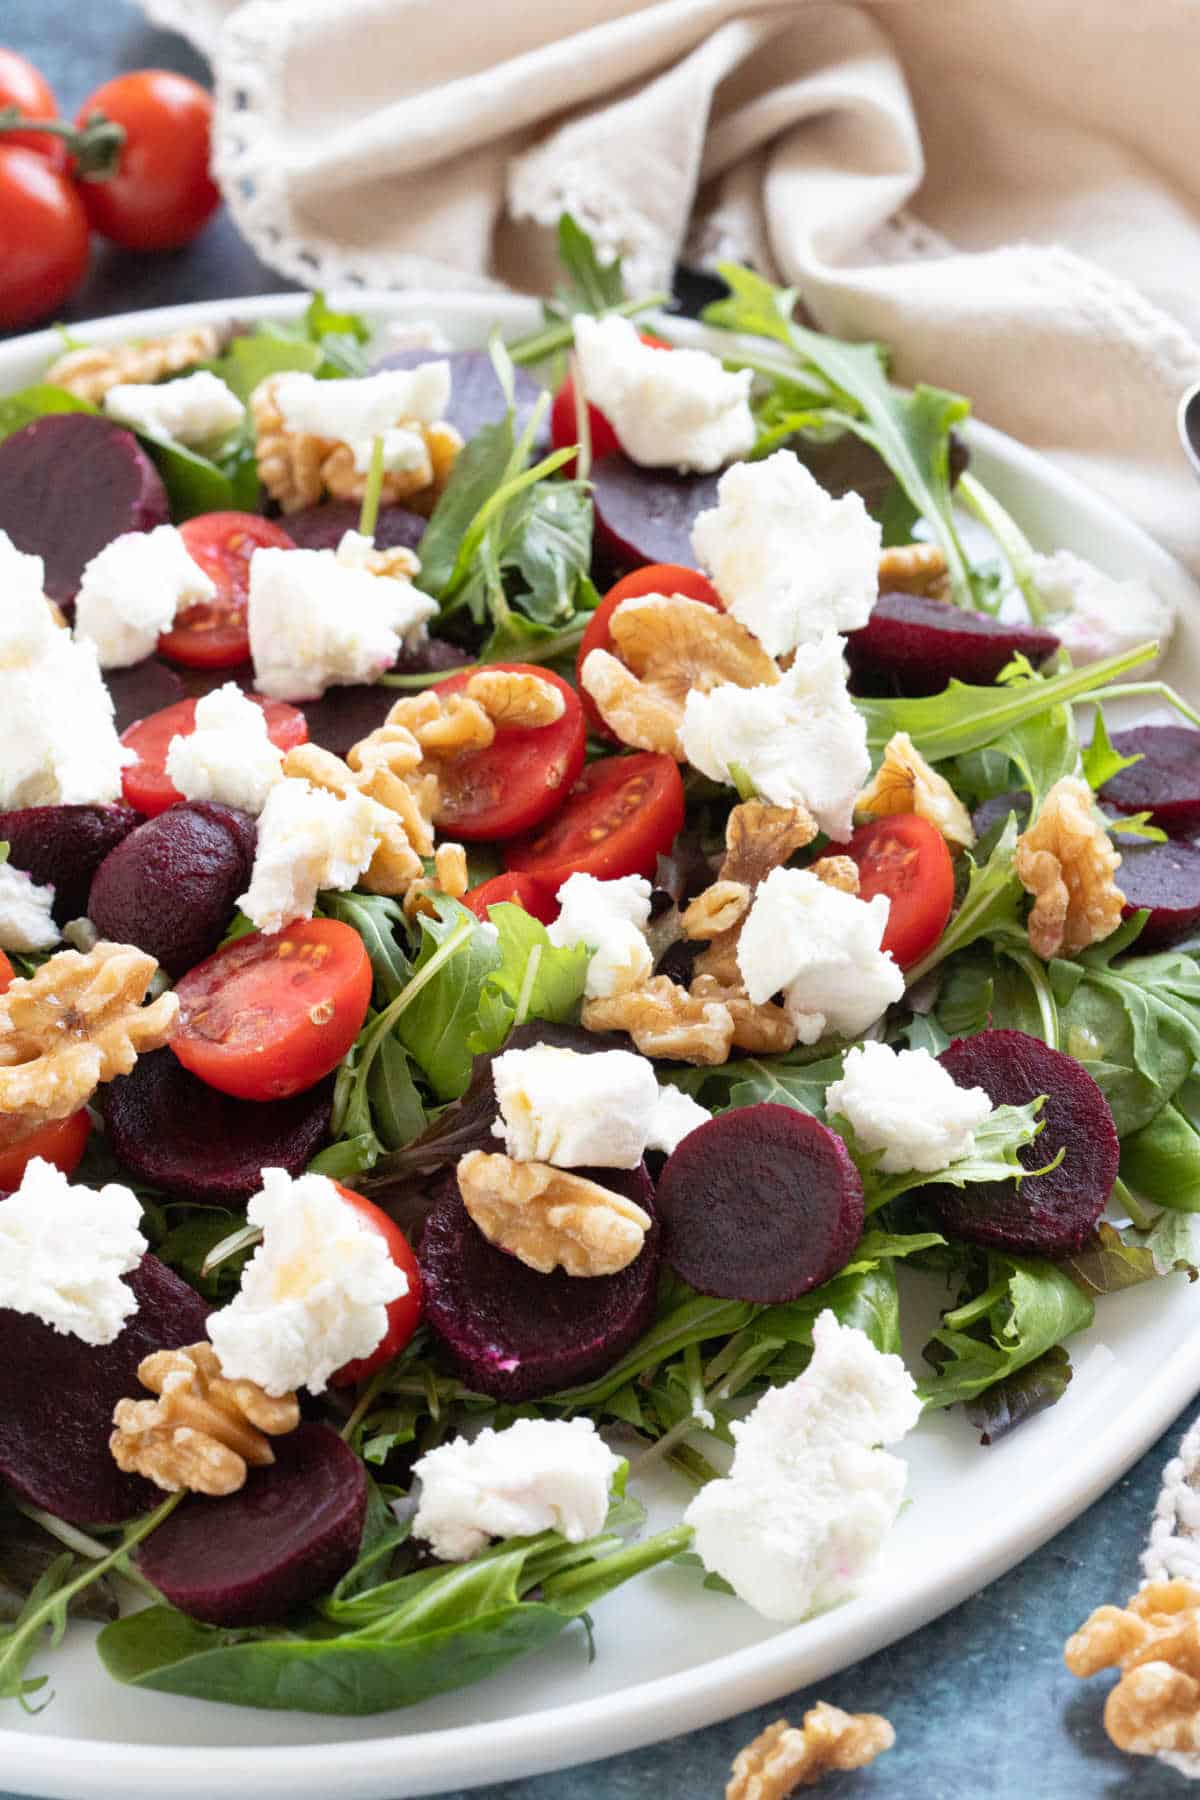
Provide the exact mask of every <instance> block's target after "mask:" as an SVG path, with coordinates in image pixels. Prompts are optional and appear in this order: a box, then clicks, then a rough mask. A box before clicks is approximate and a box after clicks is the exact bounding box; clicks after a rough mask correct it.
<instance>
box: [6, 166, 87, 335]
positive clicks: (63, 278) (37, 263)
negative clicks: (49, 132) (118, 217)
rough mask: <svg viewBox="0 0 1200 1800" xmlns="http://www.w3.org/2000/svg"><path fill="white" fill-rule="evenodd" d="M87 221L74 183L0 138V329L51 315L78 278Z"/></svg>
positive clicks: (83, 264)
mask: <svg viewBox="0 0 1200 1800" xmlns="http://www.w3.org/2000/svg"><path fill="white" fill-rule="evenodd" d="M88 243H89V238H88V222H87V214H86V213H85V212H84V210H83V202H82V201H81V200H80V198H79V195H78V193H77V192H76V190H75V187H74V185H73V184H72V183H71V182H70V181H68V180H67V177H66V176H65V175H61V174H59V172H58V170H57V169H55V168H54V167H53V166H52V165H51V164H50V163H49V162H47V160H46V158H45V157H44V156H39V155H38V153H37V152H36V151H35V150H22V149H21V148H20V147H19V145H16V144H9V143H6V142H5V141H4V140H3V139H0V328H3V329H5V330H10V329H12V328H13V327H14V326H18V325H32V324H34V323H35V321H36V320H38V319H45V318H47V317H51V316H53V314H54V313H55V312H56V311H57V309H58V308H59V307H60V306H61V305H62V303H63V301H64V300H65V299H66V298H67V295H68V294H70V293H71V292H72V291H73V289H75V288H76V287H78V286H79V283H80V282H81V281H82V280H83V277H84V273H85V271H86V269H87V265H88Z"/></svg>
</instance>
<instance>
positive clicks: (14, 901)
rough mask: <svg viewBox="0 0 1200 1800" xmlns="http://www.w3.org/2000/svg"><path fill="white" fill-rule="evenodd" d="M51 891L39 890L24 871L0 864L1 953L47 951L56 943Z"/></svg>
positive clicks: (57, 930)
mask: <svg viewBox="0 0 1200 1800" xmlns="http://www.w3.org/2000/svg"><path fill="white" fill-rule="evenodd" d="M53 906H54V889H53V888H52V887H39V886H38V884H37V882H36V881H34V879H33V877H32V875H27V874H26V873H25V871H24V869H14V867H13V865H12V864H11V863H10V862H3V863H0V950H49V949H51V948H52V947H53V946H54V945H55V944H57V942H58V940H59V936H60V933H59V929H58V926H57V925H56V924H55V923H54V918H53V913H52V909H53Z"/></svg>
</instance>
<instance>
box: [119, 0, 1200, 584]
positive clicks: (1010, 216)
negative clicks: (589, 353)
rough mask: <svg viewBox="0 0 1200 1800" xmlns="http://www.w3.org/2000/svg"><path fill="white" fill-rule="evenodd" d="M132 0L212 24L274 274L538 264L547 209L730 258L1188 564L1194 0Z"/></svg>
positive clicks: (160, 15) (331, 276)
mask: <svg viewBox="0 0 1200 1800" xmlns="http://www.w3.org/2000/svg"><path fill="white" fill-rule="evenodd" d="M144 4H145V6H146V10H147V11H148V13H149V14H150V16H151V17H152V18H154V19H155V20H157V21H158V22H160V23H164V24H169V25H173V26H175V27H177V28H178V29H179V30H181V31H184V32H185V33H186V34H187V35H189V36H190V37H191V38H192V39H193V40H194V41H195V42H197V43H198V44H199V45H200V46H201V48H203V49H204V50H205V51H206V52H207V53H208V54H209V55H210V56H211V57H212V59H213V62H214V68H215V72H216V91H217V124H216V168H217V173H218V176H219V178H220V180H221V182H222V185H223V187H224V190H225V193H226V195H227V198H228V201H229V204H230V207H231V208H232V210H233V213H234V215H235V217H236V218H237V220H238V222H239V224H240V225H241V227H242V229H243V230H244V231H245V233H246V235H247V236H248V237H249V239H250V241H251V242H252V243H253V245H254V246H255V248H256V249H257V251H258V252H259V254H260V255H261V256H262V257H263V258H264V259H265V260H266V261H267V262H269V263H271V264H273V265H274V266H275V267H277V268H279V269H281V270H283V271H284V272H285V273H287V274H288V275H291V276H293V277H295V278H297V279H299V280H301V281H306V282H310V283H314V284H316V283H319V284H322V285H324V286H327V287H329V288H337V287H342V286H345V285H347V284H365V285H367V286H371V287H390V286H407V287H413V286H419V287H439V286H441V287H450V288H453V289H457V290H462V289H463V288H465V287H476V288H480V287H483V288H486V287H488V286H491V285H504V286H515V287H519V288H524V289H531V290H534V291H537V290H540V289H543V288H545V287H546V286H548V285H549V284H550V283H551V281H552V280H553V229H552V228H553V226H554V224H555V223H556V221H557V218H558V215H559V213H560V212H561V211H562V210H564V209H569V210H570V211H571V212H573V213H574V214H575V216H576V217H577V218H578V219H579V221H580V222H581V223H582V224H583V225H584V226H585V227H586V228H587V229H588V230H589V231H590V232H591V233H592V234H593V236H594V237H595V238H596V240H597V242H598V243H599V245H600V247H601V249H602V250H603V251H604V252H606V253H620V254H621V255H623V256H624V258H625V259H626V266H627V269H628V272H629V275H630V278H631V283H632V284H633V285H635V286H648V285H661V284H663V283H664V282H667V281H669V278H670V272H671V269H672V267H673V266H674V264H675V262H676V261H677V260H678V259H679V258H680V257H683V258H685V259H686V260H689V261H700V262H709V263H711V262H713V261H715V260H718V259H719V258H720V257H722V256H732V257H735V258H738V259H742V260H749V261H752V262H753V263H754V264H755V265H756V266H757V267H759V268H760V269H762V270H763V271H764V272H765V273H767V274H770V275H772V276H773V277H775V278H777V279H783V280H785V281H787V282H789V283H792V284H794V285H795V286H796V287H797V288H798V289H799V291H800V293H801V296H802V297H803V299H804V301H805V303H806V304H807V306H808V308H809V310H810V311H811V313H812V314H813V316H814V317H815V318H816V320H817V321H818V323H819V324H821V325H822V326H824V327H826V328H827V329H829V330H831V331H835V332H840V333H843V334H845V335H850V336H855V337H875V338H879V339H881V340H883V341H884V342H886V343H888V344H889V345H890V346H891V347H892V350H893V352H894V357H895V363H894V367H895V372H896V375H897V377H898V378H899V379H901V380H915V379H918V378H923V379H925V380H929V381H934V382H937V383H940V384H941V385H943V386H946V387H953V388H959V389H961V390H962V391H963V392H965V393H967V394H969V395H970V396H971V398H972V400H973V403H974V407H975V410H976V412H977V414H978V415H979V416H980V417H982V418H984V419H986V420H987V421H988V422H989V423H991V424H994V425H998V426H1000V427H1001V428H1002V429H1004V430H1007V431H1011V432H1013V433H1014V434H1015V435H1016V436H1018V437H1020V438H1022V439H1023V440H1024V441H1025V442H1026V443H1028V444H1031V445H1033V446H1034V447H1036V448H1038V449H1041V450H1044V451H1047V452H1049V453H1050V454H1052V455H1053V456H1055V457H1056V458H1057V459H1058V460H1059V461H1060V462H1062V463H1064V464H1065V465H1067V466H1068V467H1070V468H1072V469H1073V470H1074V471H1075V472H1077V473H1078V474H1080V475H1082V476H1083V477H1084V479H1086V480H1088V481H1090V482H1091V483H1092V484H1093V485H1094V486H1096V487H1098V488H1100V489H1102V490H1103V491H1104V492H1105V493H1106V494H1107V495H1108V496H1109V497H1110V498H1111V499H1112V500H1113V501H1114V502H1115V503H1116V504H1117V505H1118V506H1119V507H1120V508H1122V509H1123V510H1124V511H1126V512H1128V513H1130V514H1131V515H1132V516H1133V517H1135V518H1137V519H1139V520H1140V521H1141V522H1142V523H1143V524H1144V525H1146V526H1147V528H1148V529H1149V530H1151V531H1152V532H1153V533H1154V534H1155V535H1156V536H1157V537H1159V538H1160V540H1161V541H1162V542H1163V543H1165V544H1166V545H1167V547H1168V548H1170V549H1172V550H1174V551H1175V552H1176V554H1178V555H1180V556H1182V557H1184V558H1185V559H1186V560H1187V561H1188V562H1189V563H1190V564H1191V566H1192V567H1193V568H1194V569H1195V570H1196V571H1197V572H1198V573H1200V490H1198V489H1196V488H1195V486H1194V484H1193V482H1192V479H1191V477H1190V475H1189V473H1188V471H1187V468H1186V465H1185V463H1184V461H1183V458H1182V455H1181V453H1180V451H1179V448H1178V445H1177V441H1176V437H1175V429H1174V409H1175V403H1176V401H1177V398H1178V395H1179V392H1180V390H1181V389H1182V388H1183V387H1184V386H1185V385H1186V384H1187V383H1188V382H1189V381H1191V380H1194V379H1198V378H1200V107H1197V105H1196V103H1195V96H1194V91H1193V90H1194V79H1195V70H1196V69H1197V68H1200V6H1197V5H1194V4H1190V3H1188V0H1139V4H1138V5H1137V7H1136V8H1131V7H1129V6H1128V5H1125V4H1118V0H1091V3H1090V4H1089V5H1087V6H1081V5H1080V4H1079V0H956V4H955V5H953V6H948V5H946V4H945V0H873V3H870V4H867V3H864V4H859V5H849V4H844V5H830V4H819V3H818V0H757V3H756V4H753V5H750V4H746V0H521V4H520V5H519V6H513V7H505V6H498V5H496V4H495V0H458V3H457V4H456V5H455V6H454V7H453V8H452V9H449V8H446V7H445V6H443V5H435V4H434V3H433V0H241V3H239V0H144Z"/></svg>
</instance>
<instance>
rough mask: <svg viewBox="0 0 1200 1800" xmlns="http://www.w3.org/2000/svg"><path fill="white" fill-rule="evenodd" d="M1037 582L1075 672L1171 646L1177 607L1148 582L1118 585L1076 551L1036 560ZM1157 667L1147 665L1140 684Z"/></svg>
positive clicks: (1049, 625) (1049, 622)
mask: <svg viewBox="0 0 1200 1800" xmlns="http://www.w3.org/2000/svg"><path fill="white" fill-rule="evenodd" d="M1033 581H1034V586H1035V587H1036V588H1037V591H1038V593H1039V594H1040V595H1041V597H1042V599H1043V600H1044V601H1045V603H1046V607H1047V610H1048V612H1049V614H1050V616H1049V617H1048V618H1047V620H1046V629H1047V630H1048V631H1052V632H1054V634H1055V636H1056V637H1058V638H1060V639H1061V640H1062V643H1063V645H1064V646H1065V648H1066V649H1067V650H1069V651H1070V653H1071V661H1072V662H1073V663H1074V664H1075V665H1076V667H1078V666H1079V665H1080V664H1082V663H1091V662H1099V661H1100V659H1101V658H1102V657H1105V656H1118V655H1120V653H1121V652H1122V651H1123V650H1132V649H1134V648H1135V647H1136V646H1137V645H1138V644H1145V643H1148V642H1149V641H1150V640H1151V639H1152V638H1157V640H1158V642H1159V645H1160V647H1161V649H1162V650H1164V651H1165V650H1166V648H1167V645H1168V644H1169V643H1170V641H1171V633H1172V632H1173V631H1174V629H1175V607H1174V605H1173V604H1172V602H1171V601H1170V600H1164V599H1163V597H1162V595H1161V594H1157V593H1155V591H1154V589H1153V588H1152V587H1151V586H1150V584H1149V583H1148V582H1146V581H1142V580H1140V579H1138V578H1134V579H1133V580H1130V581H1118V580H1117V579H1116V578H1115V577H1114V576H1112V575H1106V574H1105V573H1104V572H1103V570H1101V569H1098V568H1096V566H1095V564H1094V563H1090V562H1087V561H1086V560H1085V559H1084V558H1083V557H1082V556H1076V555H1075V554H1074V552H1073V551H1071V550H1057V551H1055V553H1054V555H1053V556H1035V557H1034V559H1033ZM1153 666H1154V665H1153V664H1151V663H1146V664H1143V665H1142V666H1141V668H1140V671H1139V677H1138V678H1139V680H1140V679H1142V677H1143V676H1144V675H1145V674H1147V673H1148V672H1149V670H1150V669H1151V668H1152V667H1153Z"/></svg>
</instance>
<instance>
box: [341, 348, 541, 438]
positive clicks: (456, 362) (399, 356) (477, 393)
mask: <svg viewBox="0 0 1200 1800" xmlns="http://www.w3.org/2000/svg"><path fill="white" fill-rule="evenodd" d="M428 362H448V363H449V364H450V404H449V405H448V406H447V408H446V420H447V423H448V424H450V425H453V427H454V429H455V431H457V432H458V435H459V436H460V437H461V438H462V440H463V442H464V444H469V443H470V441H471V439H472V438H473V437H474V436H475V433H476V432H477V431H482V429H483V427H484V426H485V425H495V424H496V423H497V422H498V421H499V420H500V419H502V418H503V417H504V415H505V413H506V412H507V411H508V398H507V396H506V394H505V392H504V389H503V388H502V387H501V386H500V379H499V377H498V375H497V374H496V368H495V364H494V363H493V362H492V359H491V357H490V356H489V355H488V353H487V351H486V350H394V351H393V352H392V353H391V355H390V356H384V357H382V358H381V359H380V360H379V361H378V362H377V363H374V364H373V365H372V372H373V373H375V372H377V371H378V370H380V369H417V368H420V366H421V364H422V363H428ZM541 393H542V387H541V383H540V382H537V381H535V380H534V378H533V376H532V375H530V373H529V372H528V370H527V369H514V370H513V411H514V413H515V415H516V434H517V436H518V437H520V435H521V433H522V432H523V431H524V429H525V427H526V426H527V425H528V423H529V418H530V414H531V413H532V412H533V409H534V407H535V406H536V405H537V403H538V400H539V399H540V397H541ZM545 437H546V429H545V426H543V429H542V434H541V440H539V441H538V442H536V443H535V444H534V449H535V451H537V450H540V448H541V444H542V442H544V440H545Z"/></svg>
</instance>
